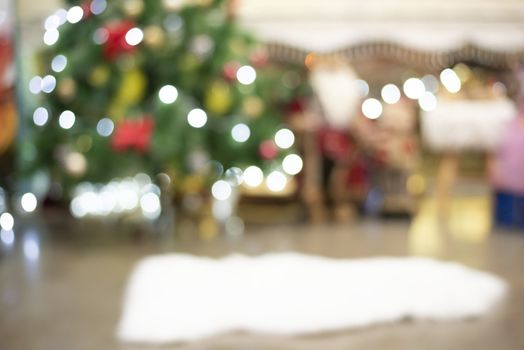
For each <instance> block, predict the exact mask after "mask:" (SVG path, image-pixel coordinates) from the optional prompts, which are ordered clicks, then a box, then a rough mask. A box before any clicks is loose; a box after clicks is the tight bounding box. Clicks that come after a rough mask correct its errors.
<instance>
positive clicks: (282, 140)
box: [275, 129, 295, 149]
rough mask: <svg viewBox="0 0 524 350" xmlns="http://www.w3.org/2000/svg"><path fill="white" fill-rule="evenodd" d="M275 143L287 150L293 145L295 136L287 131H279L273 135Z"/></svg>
mask: <svg viewBox="0 0 524 350" xmlns="http://www.w3.org/2000/svg"><path fill="white" fill-rule="evenodd" d="M275 143H276V145H277V146H278V147H280V148H282V149H288V148H290V147H291V146H293V144H294V143H295V135H294V134H293V132H292V131H291V130H289V129H280V130H278V131H277V133H276V134H275Z"/></svg>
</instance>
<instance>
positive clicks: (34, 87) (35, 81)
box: [29, 75, 42, 95]
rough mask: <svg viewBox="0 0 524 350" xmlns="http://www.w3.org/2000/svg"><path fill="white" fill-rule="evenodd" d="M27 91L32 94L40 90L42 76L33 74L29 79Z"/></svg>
mask: <svg viewBox="0 0 524 350" xmlns="http://www.w3.org/2000/svg"><path fill="white" fill-rule="evenodd" d="M29 91H30V92H31V93H32V94H35V95H36V94H38V93H40V91H42V78H41V77H39V76H38V75H37V76H34V77H32V78H31V80H29Z"/></svg>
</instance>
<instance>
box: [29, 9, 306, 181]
mask: <svg viewBox="0 0 524 350" xmlns="http://www.w3.org/2000/svg"><path fill="white" fill-rule="evenodd" d="M68 3H69V5H70V6H71V7H70V8H69V9H68V10H65V9H63V10H59V11H57V12H56V13H55V14H53V15H52V16H50V17H49V18H48V19H47V20H46V22H45V28H46V32H45V34H44V38H43V39H44V43H45V44H46V45H47V48H46V49H45V50H44V51H43V52H42V53H41V55H40V58H41V59H40V60H39V62H40V64H41V72H43V74H42V75H41V76H36V77H34V78H33V79H31V81H30V83H29V88H30V90H31V92H32V93H34V94H40V95H42V96H43V97H44V98H43V99H42V100H41V105H40V106H37V108H35V109H34V110H32V111H31V112H32V118H31V119H32V126H33V127H32V128H31V129H32V130H31V135H30V137H27V138H26V140H30V141H27V142H31V143H34V144H35V146H36V157H35V160H34V161H32V162H30V163H28V165H29V166H28V167H27V169H26V170H27V171H29V172H34V171H36V170H45V171H48V173H49V174H50V177H51V178H52V179H54V180H55V181H58V182H60V183H62V184H64V186H65V189H66V190H67V189H68V188H70V187H71V186H72V185H74V184H77V183H79V182H82V181H91V182H107V181H109V180H111V179H112V178H115V177H123V176H129V175H134V174H136V173H139V172H145V173H147V174H149V175H151V176H154V175H156V174H159V173H167V174H169V175H170V176H171V178H172V179H174V181H173V184H174V185H175V186H177V190H180V191H185V190H190V191H195V190H197V191H198V190H203V189H205V188H207V187H208V186H209V185H211V184H212V183H213V182H214V181H216V180H217V179H219V178H221V177H223V176H225V175H224V174H226V173H228V174H229V176H237V175H238V170H239V169H235V168H234V169H233V170H230V171H229V172H227V169H231V168H232V167H239V168H240V169H242V170H243V169H246V168H247V167H250V166H258V167H260V168H262V169H263V170H264V171H265V172H266V173H268V172H269V171H274V170H277V171H281V170H282V168H283V167H282V162H283V159H284V157H285V156H286V155H287V154H288V153H289V152H290V150H291V149H292V147H293V139H294V136H293V134H292V133H291V132H289V130H287V129H285V128H283V124H282V123H283V115H284V113H285V108H284V106H286V104H288V101H291V100H293V98H294V94H296V93H297V86H299V85H300V80H301V79H303V78H302V77H301V76H300V73H299V72H295V71H293V70H292V69H290V68H286V72H287V73H286V74H287V75H288V76H287V77H288V78H289V79H287V84H286V83H282V75H283V71H282V69H280V68H278V67H275V66H273V65H271V64H269V63H268V57H267V54H266V52H265V51H264V49H263V48H262V47H261V46H259V45H258V44H257V43H256V41H255V40H253V38H252V37H251V36H249V35H247V34H245V33H244V32H243V31H242V30H241V29H239V28H238V26H237V24H236V23H235V19H234V14H235V2H234V1H226V0H147V1H146V0H114V1H106V0H93V1H83V2H80V3H79V4H78V2H74V1H68ZM280 130H283V131H280ZM23 148H24V145H23V146H22V149H23ZM294 159H295V160H296V158H294ZM295 163H296V161H295ZM299 165H301V163H300V164H295V166H294V167H293V166H291V167H289V166H288V168H290V169H291V170H290V171H288V173H291V174H289V175H292V174H293V173H296V172H297V169H298V170H299V168H300V167H299ZM284 170H285V167H284ZM255 173H256V171H255ZM255 175H258V174H255ZM255 177H256V176H255ZM252 182H253V183H255V182H256V181H252Z"/></svg>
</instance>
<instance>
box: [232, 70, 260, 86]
mask: <svg viewBox="0 0 524 350" xmlns="http://www.w3.org/2000/svg"><path fill="white" fill-rule="evenodd" d="M256 78H257V72H256V71H255V69H254V68H253V67H251V66H242V67H240V68H239V69H238V70H237V80H238V82H239V83H240V84H243V85H249V84H252V83H253V82H254V81H255V79H256Z"/></svg>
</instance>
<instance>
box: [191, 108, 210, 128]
mask: <svg viewBox="0 0 524 350" xmlns="http://www.w3.org/2000/svg"><path fill="white" fill-rule="evenodd" d="M187 122H188V123H189V125H191V126H192V127H194V128H197V129H198V128H201V127H203V126H204V125H206V123H207V114H206V112H204V111H203V110H202V109H200V108H195V109H192V110H191V111H190V112H189V113H188V114H187Z"/></svg>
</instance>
